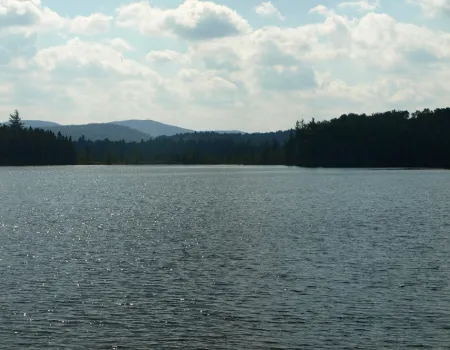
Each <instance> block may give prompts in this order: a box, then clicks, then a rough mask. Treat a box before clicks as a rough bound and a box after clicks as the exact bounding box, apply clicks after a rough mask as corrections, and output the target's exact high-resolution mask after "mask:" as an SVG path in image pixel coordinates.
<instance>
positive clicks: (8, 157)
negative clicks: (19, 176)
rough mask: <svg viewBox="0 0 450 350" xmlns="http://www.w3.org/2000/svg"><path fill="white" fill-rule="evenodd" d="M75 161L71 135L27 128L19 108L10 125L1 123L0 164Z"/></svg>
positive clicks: (61, 163)
mask: <svg viewBox="0 0 450 350" xmlns="http://www.w3.org/2000/svg"><path fill="white" fill-rule="evenodd" d="M76 161H77V154H76V150H75V145H74V143H73V142H72V140H71V139H70V138H67V137H65V136H62V135H61V134H58V135H55V134H54V133H52V132H51V131H46V130H42V129H32V128H26V127H25V126H24V124H23V122H22V121H21V119H20V117H19V113H18V111H15V112H14V113H12V114H11V116H10V122H9V124H8V125H0V165H14V166H18V165H69V164H76Z"/></svg>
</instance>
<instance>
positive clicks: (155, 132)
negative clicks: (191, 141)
mask: <svg viewBox="0 0 450 350" xmlns="http://www.w3.org/2000/svg"><path fill="white" fill-rule="evenodd" d="M110 124H115V125H121V126H126V127H128V128H131V129H134V130H138V131H140V132H143V133H145V134H148V135H150V136H151V137H158V136H173V135H177V134H185V133H190V132H193V130H189V129H184V128H180V127H178V126H174V125H169V124H164V123H160V122H156V121H154V120H122V121H117V122H111V123H110Z"/></svg>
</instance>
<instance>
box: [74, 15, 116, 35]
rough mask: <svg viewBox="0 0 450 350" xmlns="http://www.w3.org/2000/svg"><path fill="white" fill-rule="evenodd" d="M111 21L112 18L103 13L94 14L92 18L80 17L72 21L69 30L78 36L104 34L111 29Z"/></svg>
mask: <svg viewBox="0 0 450 350" xmlns="http://www.w3.org/2000/svg"><path fill="white" fill-rule="evenodd" d="M111 21H112V17H111V16H106V15H104V14H101V13H94V14H92V15H90V16H78V17H75V18H74V19H72V20H71V21H70V23H69V28H70V29H69V30H70V32H72V33H76V34H87V35H94V34H102V33H106V32H107V31H108V30H109V29H110V27H111Z"/></svg>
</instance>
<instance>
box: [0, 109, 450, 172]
mask: <svg viewBox="0 0 450 350" xmlns="http://www.w3.org/2000/svg"><path fill="white" fill-rule="evenodd" d="M75 159H76V162H77V163H78V164H260V165H269V164H273V165H275V164H277V165H295V166H303V167H368V168H380V167H382V168H384V167H389V168H390V167H393V168H397V167H414V168H450V108H444V109H436V110H434V111H432V110H429V109H425V110H423V111H417V112H414V113H412V114H410V113H409V112H408V111H395V110H394V111H389V112H385V113H375V114H372V115H365V114H362V115H357V114H346V115H342V116H341V117H339V118H335V119H331V120H326V121H320V122H318V121H315V120H314V119H312V120H311V121H310V122H308V123H305V122H303V121H301V122H297V125H296V127H295V129H293V130H289V131H279V132H274V133H255V134H241V133H236V134H233V133H231V134H228V133H226V134H224V133H217V132H194V133H189V134H182V135H175V136H161V137H157V138H154V139H149V140H147V141H145V140H141V141H139V142H125V141H111V140H108V139H106V140H103V141H95V142H92V141H89V140H87V139H86V138H83V137H80V138H79V139H78V140H76V141H75V142H72V141H71V139H70V138H67V137H64V136H62V135H61V134H59V135H56V136H55V134H53V133H52V132H49V131H43V130H39V129H36V130H34V129H31V128H29V129H27V128H24V126H23V123H22V122H21V121H20V118H19V117H18V112H17V111H16V114H12V115H11V118H10V125H9V126H1V127H0V165H33V164H72V163H74V162H75Z"/></svg>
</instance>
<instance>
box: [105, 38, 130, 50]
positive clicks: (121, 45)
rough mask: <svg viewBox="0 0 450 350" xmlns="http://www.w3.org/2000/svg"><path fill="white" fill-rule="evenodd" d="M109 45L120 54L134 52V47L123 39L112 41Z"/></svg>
mask: <svg viewBox="0 0 450 350" xmlns="http://www.w3.org/2000/svg"><path fill="white" fill-rule="evenodd" d="M108 43H109V45H110V46H111V47H112V48H113V49H115V50H117V51H120V52H126V51H134V47H133V46H131V44H130V43H128V42H127V41H126V40H124V39H122V38H114V39H111V40H109V41H108Z"/></svg>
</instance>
